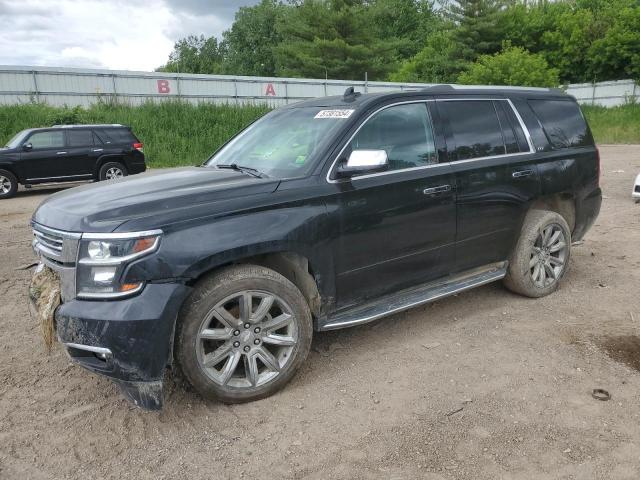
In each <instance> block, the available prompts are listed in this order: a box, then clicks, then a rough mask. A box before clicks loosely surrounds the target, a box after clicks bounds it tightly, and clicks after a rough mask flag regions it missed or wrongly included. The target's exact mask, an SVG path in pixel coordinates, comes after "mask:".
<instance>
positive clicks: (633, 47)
mask: <svg viewBox="0 0 640 480" xmlns="http://www.w3.org/2000/svg"><path fill="white" fill-rule="evenodd" d="M610 13H613V12H610ZM610 22H611V26H610V27H609V28H608V29H607V31H606V33H605V34H604V36H603V37H602V38H599V39H597V40H595V41H594V42H593V44H592V45H591V47H590V48H589V52H588V53H589V64H590V72H589V73H590V76H591V77H592V78H593V79H594V80H597V81H602V80H616V79H623V78H632V79H634V80H640V6H636V7H635V8H632V7H626V8H622V9H620V10H616V11H615V14H613V15H610Z"/></svg>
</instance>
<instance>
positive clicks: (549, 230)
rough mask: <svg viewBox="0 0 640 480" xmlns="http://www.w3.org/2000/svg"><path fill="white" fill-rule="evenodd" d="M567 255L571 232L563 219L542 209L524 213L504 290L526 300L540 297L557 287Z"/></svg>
mask: <svg viewBox="0 0 640 480" xmlns="http://www.w3.org/2000/svg"><path fill="white" fill-rule="evenodd" d="M570 255H571V231H570V230H569V225H568V224H567V222H566V221H565V219H564V218H563V217H562V216H561V215H559V214H557V213H555V212H550V211H546V210H532V211H530V212H529V213H528V214H527V217H526V219H525V222H524V225H523V227H522V232H521V234H520V239H519V240H518V244H517V246H516V248H515V250H514V252H513V254H512V256H511V260H510V262H509V270H508V272H507V276H506V277H505V279H504V284H505V285H506V287H507V288H508V289H509V290H511V291H513V292H516V293H519V294H521V295H525V296H527V297H534V298H536V297H543V296H545V295H548V294H550V293H551V292H553V291H555V290H556V289H557V288H558V284H559V282H560V280H561V279H562V277H563V276H564V274H565V273H566V271H567V267H568V265H569V257H570Z"/></svg>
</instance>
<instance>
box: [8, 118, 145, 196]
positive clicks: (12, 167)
mask: <svg viewBox="0 0 640 480" xmlns="http://www.w3.org/2000/svg"><path fill="white" fill-rule="evenodd" d="M145 169H146V165H145V161H144V153H143V149H142V143H141V142H140V141H139V140H138V139H137V138H136V136H135V135H134V134H133V133H132V132H131V128H129V127H126V126H124V125H119V124H113V125H55V126H53V127H50V128H30V129H28V130H23V131H21V132H20V133H18V134H17V135H15V136H14V137H13V138H12V139H11V140H9V143H7V145H5V146H4V147H3V148H0V199H3V198H9V197H12V196H13V195H15V193H16V191H17V190H18V183H21V184H23V185H25V186H27V187H30V186H31V185H34V184H37V183H53V182H55V183H57V182H70V181H71V182H77V181H81V180H111V179H115V178H120V177H124V176H127V175H132V174H134V173H142V172H144V171H145Z"/></svg>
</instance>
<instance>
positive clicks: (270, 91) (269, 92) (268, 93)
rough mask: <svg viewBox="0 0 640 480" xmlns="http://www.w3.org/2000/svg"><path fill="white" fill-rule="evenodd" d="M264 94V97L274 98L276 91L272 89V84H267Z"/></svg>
mask: <svg viewBox="0 0 640 480" xmlns="http://www.w3.org/2000/svg"><path fill="white" fill-rule="evenodd" d="M264 94H265V95H266V96H271V97H275V96H276V89H275V88H273V84H272V83H268V84H267V90H266V91H265V92H264Z"/></svg>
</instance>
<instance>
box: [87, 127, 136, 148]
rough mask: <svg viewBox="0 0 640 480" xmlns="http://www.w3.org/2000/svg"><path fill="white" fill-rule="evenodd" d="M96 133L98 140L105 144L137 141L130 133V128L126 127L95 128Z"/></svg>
mask: <svg viewBox="0 0 640 480" xmlns="http://www.w3.org/2000/svg"><path fill="white" fill-rule="evenodd" d="M96 134H97V135H98V137H100V140H102V142H103V143H106V144H111V143H112V144H121V143H129V144H131V143H136V142H137V141H138V139H137V138H136V137H135V136H134V135H133V133H131V130H129V129H127V128H105V129H103V130H96Z"/></svg>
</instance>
